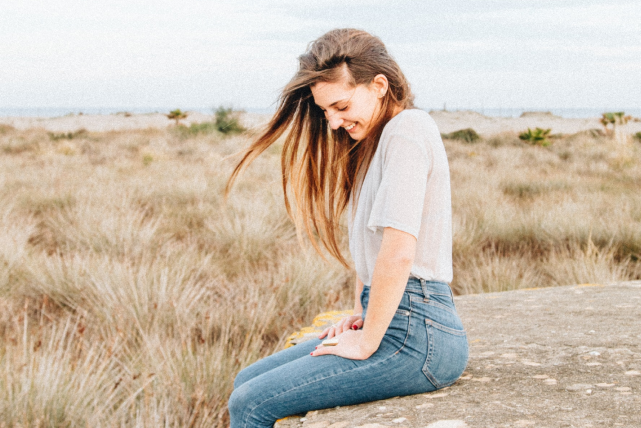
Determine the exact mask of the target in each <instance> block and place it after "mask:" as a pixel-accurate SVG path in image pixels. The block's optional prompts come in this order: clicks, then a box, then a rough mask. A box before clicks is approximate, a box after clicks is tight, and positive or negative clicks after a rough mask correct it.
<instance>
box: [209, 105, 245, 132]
mask: <svg viewBox="0 0 641 428" xmlns="http://www.w3.org/2000/svg"><path fill="white" fill-rule="evenodd" d="M238 113H239V112H237V111H234V109H232V108H231V107H229V108H225V107H222V106H221V107H218V109H217V110H216V112H215V113H214V116H215V120H214V125H215V126H216V130H218V132H220V133H223V134H241V133H243V132H245V131H246V129H245V127H244V126H243V125H241V124H240V121H239V120H238Z"/></svg>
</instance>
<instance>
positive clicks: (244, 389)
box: [227, 384, 276, 428]
mask: <svg viewBox="0 0 641 428" xmlns="http://www.w3.org/2000/svg"><path fill="white" fill-rule="evenodd" d="M264 396H265V394H264V392H261V391H260V390H256V388H252V387H251V386H250V385H249V384H245V385H242V386H240V387H239V388H236V389H234V391H233V392H232V394H231V396H230V397H229V402H228V403H227V408H228V410H229V418H230V420H231V428H238V427H272V426H273V424H274V422H276V419H274V418H273V417H272V416H271V415H270V413H271V412H269V411H264V410H263V407H264V404H265V403H264V401H265V400H264Z"/></svg>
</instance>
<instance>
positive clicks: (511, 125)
mask: <svg viewBox="0 0 641 428" xmlns="http://www.w3.org/2000/svg"><path fill="white" fill-rule="evenodd" d="M430 116H432V118H433V119H434V121H435V122H436V124H437V125H438V128H439V130H440V131H441V132H442V133H450V132H454V131H457V130H460V129H465V128H472V129H474V130H475V131H476V132H477V133H478V134H480V135H483V136H490V135H495V134H499V133H502V132H523V131H525V130H526V129H527V128H532V129H534V128H537V127H538V128H544V129H547V128H550V129H551V130H552V133H553V134H566V135H568V134H574V133H577V132H581V131H587V130H590V129H602V128H603V127H602V125H601V123H600V122H599V118H598V117H592V118H564V117H560V116H557V115H554V114H551V113H548V112H539V113H537V112H532V113H528V114H524V115H522V116H521V117H496V116H487V115H483V114H481V113H477V112H474V111H469V110H468V111H458V112H456V111H454V112H452V111H442V110H441V111H431V112H430ZM270 118H271V115H270V114H260V113H249V112H248V113H243V114H242V115H241V117H240V119H241V121H242V122H243V123H244V125H245V126H247V127H248V128H255V127H260V126H262V125H264V124H266V123H267V122H268V121H269V119H270ZM213 120H214V117H213V114H212V113H209V114H203V113H199V112H189V113H188V115H187V118H185V119H182V120H181V121H180V123H182V124H184V125H187V126H189V125H191V124H193V123H202V122H211V121H213ZM0 125H8V126H12V127H14V128H16V129H21V130H24V129H44V130H46V131H48V132H75V131H78V130H80V129H84V130H87V131H90V132H109V131H129V130H140V129H162V128H167V127H171V126H175V122H174V121H173V120H170V119H168V118H167V116H166V115H165V114H162V113H146V114H129V113H128V114H125V113H119V114H93V115H92V114H82V115H78V114H75V115H67V116H61V117H24V116H22V117H0ZM625 129H626V133H630V134H635V133H637V132H641V121H638V120H636V121H631V122H630V123H628V125H626V128H625Z"/></svg>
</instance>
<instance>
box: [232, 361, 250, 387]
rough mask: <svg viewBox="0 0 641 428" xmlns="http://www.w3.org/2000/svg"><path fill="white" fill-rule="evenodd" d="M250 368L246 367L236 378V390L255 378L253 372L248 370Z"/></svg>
mask: <svg viewBox="0 0 641 428" xmlns="http://www.w3.org/2000/svg"><path fill="white" fill-rule="evenodd" d="M249 367H251V366H249ZM249 367H245V368H244V369H242V370H241V371H239V372H238V374H237V375H236V377H235V378H234V389H237V388H238V387H239V386H241V385H242V384H244V383H245V382H247V381H248V380H251V379H252V378H253V377H254V376H253V375H252V373H251V370H248V369H249Z"/></svg>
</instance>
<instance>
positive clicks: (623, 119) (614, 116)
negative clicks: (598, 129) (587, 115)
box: [600, 111, 632, 136]
mask: <svg viewBox="0 0 641 428" xmlns="http://www.w3.org/2000/svg"><path fill="white" fill-rule="evenodd" d="M630 119H632V116H626V115H625V113H624V112H622V111H617V112H611V113H603V114H602V115H601V120H600V122H601V125H603V128H604V129H605V133H606V135H610V136H613V135H614V132H615V130H616V128H617V126H619V125H625V124H626V123H628V122H629V121H630ZM610 125H612V129H610V128H609V126H610Z"/></svg>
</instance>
